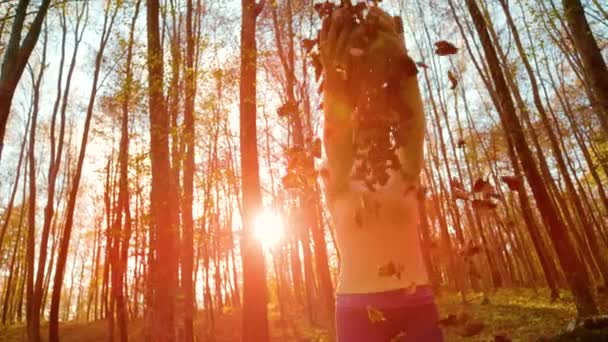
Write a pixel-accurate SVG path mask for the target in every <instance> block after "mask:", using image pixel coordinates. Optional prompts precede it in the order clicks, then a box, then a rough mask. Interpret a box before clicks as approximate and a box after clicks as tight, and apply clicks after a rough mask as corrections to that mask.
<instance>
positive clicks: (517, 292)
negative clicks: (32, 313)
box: [0, 289, 608, 342]
mask: <svg viewBox="0 0 608 342" xmlns="http://www.w3.org/2000/svg"><path fill="white" fill-rule="evenodd" d="M468 300H469V303H468V304H464V305H463V304H462V302H461V298H460V296H459V295H457V294H455V293H443V294H442V295H441V296H440V297H439V298H438V300H437V302H438V305H439V310H440V312H441V313H440V315H441V317H442V318H445V317H447V316H448V315H450V314H456V315H462V313H463V312H465V313H466V314H467V316H469V320H470V321H471V320H475V321H479V322H482V323H483V329H482V330H481V332H479V333H478V334H476V335H474V336H470V337H463V336H461V335H463V333H464V332H463V328H464V326H463V325H461V326H453V327H451V326H450V327H445V328H444V334H445V337H446V338H445V341H446V342H452V341H454V342H459V341H463V342H464V341H467V342H468V341H471V342H472V341H484V342H486V341H494V337H495V336H496V335H502V336H505V337H508V338H509V339H510V340H512V341H536V340H537V339H539V338H540V337H548V336H553V335H555V334H557V333H559V332H561V331H563V330H564V328H565V327H566V325H567V324H568V323H569V322H570V321H571V320H572V318H573V317H574V316H575V307H574V305H573V303H572V300H571V297H570V295H569V294H568V293H566V292H563V293H562V294H561V299H559V300H557V301H555V302H551V301H550V300H549V292H548V290H546V289H538V290H536V291H535V290H532V289H502V290H499V291H497V292H495V293H493V294H491V295H490V303H488V304H482V302H483V296H482V295H481V294H469V295H468ZM601 303H602V306H603V310H602V311H603V312H607V309H608V298H601ZM293 315H295V316H297V313H294V314H293ZM201 316H202V315H201ZM269 320H270V328H271V336H272V341H277V342H282V341H285V342H291V341H294V342H304V341H309V342H313V341H319V342H321V341H328V342H329V341H333V338H332V337H331V333H329V332H328V330H327V329H326V328H323V327H322V326H312V325H310V324H308V323H307V322H308V319H307V318H306V317H299V318H297V319H293V320H291V319H290V320H289V322H288V323H287V324H282V323H281V322H280V320H279V315H278V312H277V310H276V309H273V308H271V313H270V317H269ZM206 327H208V322H203V320H202V318H199V319H197V321H196V323H195V328H196V330H197V331H198V332H199V335H198V336H197V337H198V339H197V340H198V341H216V342H230V341H240V328H241V321H240V312H239V311H237V310H224V313H223V314H221V315H220V316H219V317H218V318H217V321H216V324H215V329H214V332H213V334H212V335H211V334H209V333H204V331H206V330H207V331H208V329H206ZM42 330H43V331H42V336H43V337H44V338H43V341H44V340H46V335H47V326H46V325H43V329H42ZM129 330H130V338H129V340H132V341H144V338H143V322H141V321H135V322H130V324H129ZM60 332H61V341H62V342H85V341H91V342H94V341H99V342H101V341H107V323H106V321H96V322H89V323H77V322H70V323H64V324H61V326H60ZM205 335H206V336H205ZM3 341H25V328H24V326H22V325H21V326H11V327H0V342H3Z"/></svg>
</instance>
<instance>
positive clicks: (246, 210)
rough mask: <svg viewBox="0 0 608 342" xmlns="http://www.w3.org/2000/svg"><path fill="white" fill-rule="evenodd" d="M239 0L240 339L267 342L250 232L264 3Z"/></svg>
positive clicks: (261, 275) (256, 195)
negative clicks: (259, 24)
mask: <svg viewBox="0 0 608 342" xmlns="http://www.w3.org/2000/svg"><path fill="white" fill-rule="evenodd" d="M263 1H264V0H262V2H261V3H259V4H256V2H255V0H242V1H241V6H242V10H243V12H242V13H243V14H242V27H241V79H240V113H241V114H240V122H241V124H240V130H241V134H240V139H241V177H242V180H243V183H242V187H243V216H242V217H243V229H244V236H243V240H242V242H241V255H242V258H243V339H244V340H251V341H259V342H265V341H268V340H269V332H268V314H267V307H266V305H267V302H268V298H267V288H266V276H265V274H266V267H265V262H264V254H263V251H262V249H261V246H260V244H259V242H257V241H256V240H255V237H254V234H253V233H254V231H253V221H254V217H255V215H256V213H257V211H258V210H259V204H260V202H261V194H260V176H259V166H258V150H257V128H256V127H257V125H256V60H257V47H256V38H255V33H256V19H257V16H258V14H259V13H260V12H261V10H262V7H263V4H264V2H263Z"/></svg>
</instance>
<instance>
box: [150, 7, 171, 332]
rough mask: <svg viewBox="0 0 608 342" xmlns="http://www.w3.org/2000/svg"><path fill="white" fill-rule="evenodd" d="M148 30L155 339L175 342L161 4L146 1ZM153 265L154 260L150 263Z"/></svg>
mask: <svg viewBox="0 0 608 342" xmlns="http://www.w3.org/2000/svg"><path fill="white" fill-rule="evenodd" d="M146 5H147V30H148V55H147V66H148V104H149V112H150V158H151V165H152V189H151V194H150V200H151V214H152V218H151V219H152V222H151V223H152V225H151V226H152V227H153V228H152V229H154V232H151V234H152V236H153V243H154V245H153V247H152V248H154V254H155V256H154V260H153V261H151V262H152V264H151V265H149V266H150V281H151V284H148V286H150V287H151V291H152V296H153V297H152V298H150V299H151V300H152V303H151V308H150V310H151V315H152V322H149V323H151V324H152V326H150V327H149V328H150V329H151V332H152V336H151V338H152V339H153V340H154V341H173V340H175V296H176V292H177V285H178V284H177V262H178V258H177V228H178V227H177V221H178V219H177V207H176V206H177V203H176V194H175V192H174V188H173V184H172V178H173V177H172V176H171V162H170V155H169V116H168V114H167V109H166V104H165V100H164V94H163V93H164V90H163V89H164V87H163V64H164V63H163V50H162V48H161V41H160V32H159V1H158V0H146ZM149 262H150V261H149Z"/></svg>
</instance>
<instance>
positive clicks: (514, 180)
mask: <svg viewBox="0 0 608 342" xmlns="http://www.w3.org/2000/svg"><path fill="white" fill-rule="evenodd" d="M500 179H501V180H502V181H503V182H505V183H506V184H507V186H508V187H509V190H511V191H519V189H520V188H521V177H520V176H502V177H500Z"/></svg>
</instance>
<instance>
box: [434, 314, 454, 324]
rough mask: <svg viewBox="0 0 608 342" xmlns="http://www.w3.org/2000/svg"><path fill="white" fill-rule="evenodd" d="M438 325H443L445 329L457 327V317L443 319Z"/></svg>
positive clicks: (451, 315) (451, 316) (450, 316)
mask: <svg viewBox="0 0 608 342" xmlns="http://www.w3.org/2000/svg"><path fill="white" fill-rule="evenodd" d="M437 324H439V325H443V326H445V327H449V326H452V325H456V315H455V314H449V315H448V317H446V318H442V319H440V320H438V321H437Z"/></svg>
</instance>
